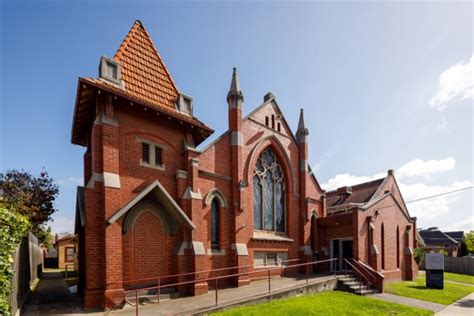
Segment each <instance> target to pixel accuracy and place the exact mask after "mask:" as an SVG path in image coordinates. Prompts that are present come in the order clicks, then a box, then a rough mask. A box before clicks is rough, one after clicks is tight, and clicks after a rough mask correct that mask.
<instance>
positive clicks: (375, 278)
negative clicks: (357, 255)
mask: <svg viewBox="0 0 474 316" xmlns="http://www.w3.org/2000/svg"><path fill="white" fill-rule="evenodd" d="M353 260H354V262H357V264H358V265H359V266H360V267H362V268H363V269H364V270H365V271H366V272H367V273H368V274H369V275H370V277H371V278H372V279H373V280H374V283H375V282H377V277H376V276H375V275H373V273H374V271H371V270H370V269H369V268H368V267H367V266H366V265H365V263H364V262H363V261H362V262H359V260H355V259H353ZM360 261H361V260H360Z"/></svg>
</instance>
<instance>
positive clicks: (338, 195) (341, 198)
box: [326, 178, 385, 207]
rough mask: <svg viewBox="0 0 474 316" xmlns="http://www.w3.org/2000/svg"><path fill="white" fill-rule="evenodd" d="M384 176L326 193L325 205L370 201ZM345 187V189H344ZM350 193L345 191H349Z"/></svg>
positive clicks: (332, 205)
mask: <svg viewBox="0 0 474 316" xmlns="http://www.w3.org/2000/svg"><path fill="white" fill-rule="evenodd" d="M384 179H385V178H381V179H377V180H373V181H370V182H365V183H360V184H357V185H353V186H352V187H342V188H338V189H337V190H333V191H329V192H327V193H326V205H327V207H334V206H339V205H344V204H351V203H352V204H365V203H367V202H369V201H370V199H371V198H372V196H373V195H374V194H375V192H377V189H378V188H379V187H380V185H381V184H382V182H383V181H384ZM345 188H347V189H345ZM351 189H352V192H351V193H350V194H348V193H346V192H348V190H349V191H351Z"/></svg>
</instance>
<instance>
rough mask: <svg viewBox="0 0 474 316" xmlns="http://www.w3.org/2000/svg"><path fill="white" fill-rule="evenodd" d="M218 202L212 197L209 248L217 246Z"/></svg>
mask: <svg viewBox="0 0 474 316" xmlns="http://www.w3.org/2000/svg"><path fill="white" fill-rule="evenodd" d="M218 213H219V203H218V202H217V198H214V199H213V200H212V203H211V248H219V214H218Z"/></svg>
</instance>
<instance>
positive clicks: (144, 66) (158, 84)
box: [71, 21, 214, 146]
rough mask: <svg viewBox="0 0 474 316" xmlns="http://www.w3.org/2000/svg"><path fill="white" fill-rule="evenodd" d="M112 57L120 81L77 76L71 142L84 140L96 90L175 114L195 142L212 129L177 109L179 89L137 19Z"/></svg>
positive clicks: (177, 120)
mask: <svg viewBox="0 0 474 316" xmlns="http://www.w3.org/2000/svg"><path fill="white" fill-rule="evenodd" d="M114 60H115V61H117V62H118V63H119V64H120V67H121V80H122V82H123V85H116V84H113V83H111V82H109V81H107V80H105V79H102V78H98V79H96V78H89V77H85V78H79V82H78V87H77V93H76V104H75V108H74V118H73V125H72V135H71V136H72V137H71V141H72V143H73V144H77V145H82V146H85V145H86V144H87V140H86V136H87V132H88V130H89V129H90V125H91V124H92V122H93V121H94V119H95V117H96V112H95V107H96V102H95V96H96V94H97V93H100V91H107V92H109V93H111V94H113V95H115V96H116V97H117V96H118V97H120V98H119V100H120V99H121V100H124V99H125V100H126V101H127V102H121V103H122V104H137V105H138V104H140V105H142V106H143V107H144V108H145V109H152V110H153V111H155V112H156V114H161V113H163V114H166V116H165V117H167V118H168V119H171V118H175V119H176V120H173V121H175V122H176V123H179V124H183V123H187V124H189V125H190V128H191V129H192V135H193V138H194V141H195V142H196V144H200V143H201V142H202V141H204V140H205V139H206V138H207V137H209V135H211V134H212V133H213V132H214V130H213V129H211V128H210V127H208V126H207V125H205V124H204V123H203V122H201V121H199V120H198V119H197V118H195V117H194V116H191V115H188V114H185V113H182V112H180V111H179V110H178V109H177V106H176V104H177V102H178V98H179V95H180V92H179V90H178V88H177V87H176V84H175V83H174V81H173V78H172V77H171V75H170V74H169V72H168V70H167V68H166V66H165V64H164V62H163V60H162V58H161V56H160V54H159V53H158V50H157V49H156V47H155V45H154V44H153V41H152V39H151V37H150V35H149V34H148V32H147V30H146V29H145V27H144V26H143V24H142V23H141V22H140V21H135V23H134V24H133V26H132V28H131V29H130V31H129V32H128V34H127V36H126V37H125V39H124V40H123V42H122V44H121V45H120V47H119V49H118V50H117V53H116V54H115V57H114ZM140 108H141V107H140ZM141 109H143V108H141ZM153 115H155V113H153ZM195 127H197V128H195Z"/></svg>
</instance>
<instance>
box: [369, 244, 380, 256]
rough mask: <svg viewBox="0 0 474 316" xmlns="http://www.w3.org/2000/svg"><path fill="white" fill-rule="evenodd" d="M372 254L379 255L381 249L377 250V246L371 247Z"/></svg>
mask: <svg viewBox="0 0 474 316" xmlns="http://www.w3.org/2000/svg"><path fill="white" fill-rule="evenodd" d="M370 254H371V255H378V254H379V248H377V245H370Z"/></svg>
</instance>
